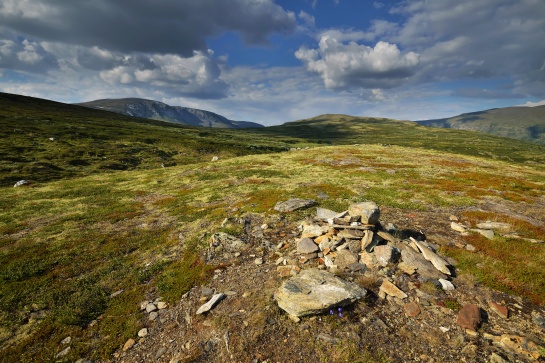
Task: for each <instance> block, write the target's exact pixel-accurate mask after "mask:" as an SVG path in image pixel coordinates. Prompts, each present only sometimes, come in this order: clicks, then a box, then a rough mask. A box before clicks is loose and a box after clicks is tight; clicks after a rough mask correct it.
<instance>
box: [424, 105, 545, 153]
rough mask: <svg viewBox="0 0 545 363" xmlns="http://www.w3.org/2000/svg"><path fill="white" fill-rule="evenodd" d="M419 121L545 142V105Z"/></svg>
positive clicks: (490, 110) (426, 123)
mask: <svg viewBox="0 0 545 363" xmlns="http://www.w3.org/2000/svg"><path fill="white" fill-rule="evenodd" d="M416 122H417V123H418V124H420V125H424V126H430V127H440V128H449V129H458V130H470V131H477V132H482V133H486V134H491V135H497V136H504V137H510V138H513V139H518V140H522V141H530V142H534V143H538V144H542V145H545V106H536V107H524V106H514V107H504V108H492V109H489V110H483V111H476V112H469V113H463V114H460V115H458V116H453V117H447V118H442V119H432V120H424V121H416Z"/></svg>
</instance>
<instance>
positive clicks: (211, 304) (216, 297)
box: [197, 293, 225, 315]
mask: <svg viewBox="0 0 545 363" xmlns="http://www.w3.org/2000/svg"><path fill="white" fill-rule="evenodd" d="M224 297H225V294H222V293H219V294H215V295H214V296H212V298H211V299H210V300H209V301H208V302H207V303H206V304H204V305H202V306H201V307H200V308H199V309H198V310H197V315H200V314H203V313H206V312H208V311H210V310H212V309H213V308H214V306H215V305H216V303H218V302H219V301H220V300H222V299H223V298H224Z"/></svg>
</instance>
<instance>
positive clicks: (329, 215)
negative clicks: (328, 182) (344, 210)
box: [316, 208, 338, 220]
mask: <svg viewBox="0 0 545 363" xmlns="http://www.w3.org/2000/svg"><path fill="white" fill-rule="evenodd" d="M337 214H338V213H337V212H335V211H332V210H330V209H325V208H316V218H318V219H322V220H329V219H333V218H335V216H336V215H337Z"/></svg>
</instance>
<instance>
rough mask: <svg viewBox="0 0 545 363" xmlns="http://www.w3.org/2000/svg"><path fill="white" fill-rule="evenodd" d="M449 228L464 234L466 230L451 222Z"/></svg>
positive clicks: (464, 227)
mask: <svg viewBox="0 0 545 363" xmlns="http://www.w3.org/2000/svg"><path fill="white" fill-rule="evenodd" d="M450 228H452V229H453V230H455V231H456V232H460V233H462V232H465V231H467V230H468V228H467V227H466V226H464V225H462V224H460V223H456V222H451V223H450Z"/></svg>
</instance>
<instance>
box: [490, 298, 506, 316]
mask: <svg viewBox="0 0 545 363" xmlns="http://www.w3.org/2000/svg"><path fill="white" fill-rule="evenodd" d="M488 306H489V307H490V310H492V311H493V312H495V313H496V314H498V315H499V316H501V317H502V318H504V319H507V318H508V317H509V309H507V307H506V306H503V305H500V304H498V303H496V302H494V301H489V302H488Z"/></svg>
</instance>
